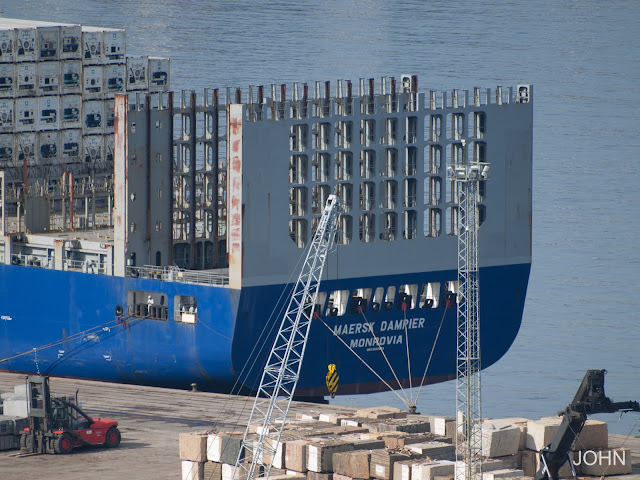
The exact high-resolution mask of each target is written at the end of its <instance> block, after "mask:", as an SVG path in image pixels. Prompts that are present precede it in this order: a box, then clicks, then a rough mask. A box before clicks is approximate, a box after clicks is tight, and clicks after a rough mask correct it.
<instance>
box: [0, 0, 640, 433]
mask: <svg viewBox="0 0 640 480" xmlns="http://www.w3.org/2000/svg"><path fill="white" fill-rule="evenodd" d="M0 11H3V12H4V15H5V16H6V17H17V18H30V19H36V20H49V21H59V22H69V23H82V24H87V25H102V26H109V27H120V28H126V29H127V49H128V52H127V53H129V54H132V55H136V54H140V55H141V54H149V55H156V56H170V57H171V62H172V64H171V67H172V68H171V72H172V78H171V84H172V87H173V89H175V90H178V89H182V88H185V89H194V90H197V91H200V90H202V89H203V88H205V87H218V88H224V87H226V86H239V87H243V89H245V90H246V87H247V85H249V84H253V85H257V84H264V85H268V84H270V83H284V82H286V83H290V82H294V81H299V82H303V81H314V80H323V81H324V80H332V81H335V80H336V79H338V78H342V79H352V80H357V79H358V78H359V77H366V78H369V77H376V78H379V77H381V76H389V75H393V76H396V77H399V75H400V74H401V73H413V74H417V75H419V85H420V91H426V90H429V89H435V90H450V89H452V88H459V89H471V88H472V87H474V86H480V87H495V86H497V85H502V86H515V84H517V83H532V84H533V85H534V88H535V103H534V112H535V113H534V151H533V156H534V158H533V160H534V163H533V210H534V216H533V266H532V271H531V280H530V284H529V290H528V294H527V301H526V307H525V311H524V320H523V325H522V328H521V331H520V333H519V336H518V338H517V339H516V341H515V344H514V345H513V347H512V348H511V350H510V351H509V352H508V353H507V354H506V356H505V357H504V358H503V359H502V360H500V361H499V362H498V363H497V364H495V365H494V366H492V367H490V368H488V369H487V370H485V371H483V374H482V402H483V404H482V409H483V415H484V416H485V417H497V416H524V417H528V418H539V417H541V416H550V415H555V414H556V412H557V411H558V410H560V409H562V408H564V407H565V406H566V404H567V403H569V401H570V400H571V399H572V398H573V395H574V393H575V390H576V388H577V387H578V384H579V382H580V380H581V379H582V377H583V375H584V372H585V370H586V369H590V368H597V369H599V368H606V369H608V371H609V374H608V376H607V381H606V392H607V394H608V395H609V396H610V397H612V398H613V399H614V400H630V399H636V400H640V313H639V310H640V272H639V270H640V253H639V252H640V250H639V245H640V34H639V33H638V32H640V2H638V1H636V0H619V1H613V2H602V1H600V0H583V1H578V0H573V1H569V0H553V1H551V0H549V1H543V0H530V1H527V2H523V1H497V0H487V1H483V2H478V1H476V0H459V1H456V2H450V1H436V0H431V1H416V0H403V1H391V0H387V1H382V0H362V1H353V0H343V1H336V0H324V1H313V2H310V1H301V0H298V1H270V2H260V1H243V0H237V1H213V0H198V1H193V0H181V1H177V0H130V1H122V0H101V1H98V0H84V1H82V2H79V1H74V0H37V1H33V0H26V1H25V0H21V1H18V0H2V2H1V3H0ZM416 394H417V391H414V392H413V396H414V398H415V396H416ZM336 403H341V404H347V405H353V406H371V405H379V404H390V405H396V406H402V405H401V403H400V401H399V400H398V398H397V397H396V395H394V394H393V393H381V394H375V395H368V396H354V397H340V398H339V399H336ZM418 410H419V411H422V412H424V413H435V414H443V415H451V416H453V415H454V412H455V385H454V382H447V383H445V384H440V385H436V386H431V387H428V388H424V389H422V391H421V393H420V396H419V398H418ZM598 418H600V419H603V420H607V421H609V422H610V424H609V429H610V431H611V432H616V433H624V434H627V433H629V432H630V431H631V429H632V428H633V427H634V424H635V434H636V435H637V434H638V431H637V430H638V428H640V424H638V423H636V422H637V421H638V418H639V415H638V414H632V413H629V414H626V415H625V416H623V417H622V419H619V416H618V415H601V416H599V417H598Z"/></svg>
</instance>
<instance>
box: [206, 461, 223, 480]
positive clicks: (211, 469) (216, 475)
mask: <svg viewBox="0 0 640 480" xmlns="http://www.w3.org/2000/svg"><path fill="white" fill-rule="evenodd" d="M204 478H205V479H206V480H222V464H221V463H216V462H205V463H204Z"/></svg>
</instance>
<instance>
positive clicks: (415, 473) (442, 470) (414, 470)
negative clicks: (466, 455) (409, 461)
mask: <svg viewBox="0 0 640 480" xmlns="http://www.w3.org/2000/svg"><path fill="white" fill-rule="evenodd" d="M454 473H455V462H452V461H450V460H423V461H422V462H418V463H415V464H413V466H412V467H411V480H434V479H435V477H436V476H438V477H440V476H449V475H454Z"/></svg>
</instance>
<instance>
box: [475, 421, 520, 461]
mask: <svg viewBox="0 0 640 480" xmlns="http://www.w3.org/2000/svg"><path fill="white" fill-rule="evenodd" d="M521 437H522V431H521V430H520V428H519V427H518V426H516V425H513V424H512V423H508V422H505V421H502V420H488V421H485V422H484V423H483V424H482V454H483V455H484V456H487V457H504V456H506V455H515V454H516V453H517V452H518V448H519V446H520V441H521Z"/></svg>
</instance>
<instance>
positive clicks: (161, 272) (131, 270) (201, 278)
mask: <svg viewBox="0 0 640 480" xmlns="http://www.w3.org/2000/svg"><path fill="white" fill-rule="evenodd" d="M126 275H127V277H133V278H144V279H149V280H162V281H165V282H178V283H192V284H196V285H215V286H225V285H229V269H228V268H221V269H216V270H186V269H183V268H179V267H155V266H153V265H145V266H141V267H131V266H127V267H126Z"/></svg>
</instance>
